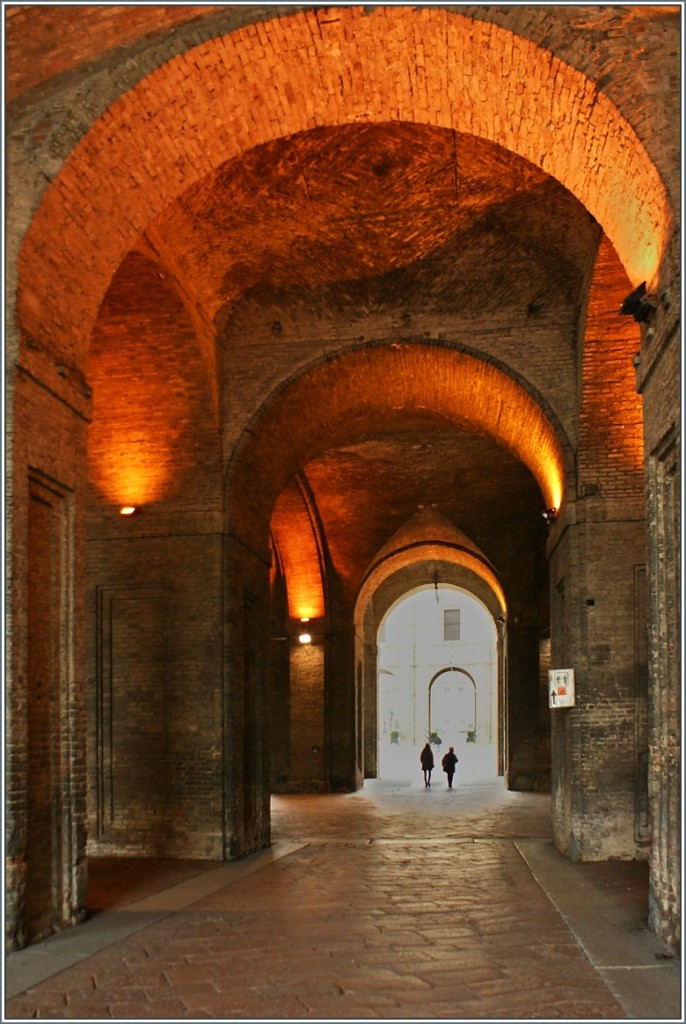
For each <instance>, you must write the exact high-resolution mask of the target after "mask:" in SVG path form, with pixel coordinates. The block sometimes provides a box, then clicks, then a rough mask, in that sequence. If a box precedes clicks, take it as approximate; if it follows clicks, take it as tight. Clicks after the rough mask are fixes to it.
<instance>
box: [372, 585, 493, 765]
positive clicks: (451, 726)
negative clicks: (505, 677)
mask: <svg viewBox="0 0 686 1024" xmlns="http://www.w3.org/2000/svg"><path fill="white" fill-rule="evenodd" d="M497 644H498V640H497V630H496V627H495V623H494V621H493V617H492V615H491V614H490V613H489V611H488V610H487V609H486V607H485V606H484V605H483V604H482V602H481V601H479V600H478V599H477V598H475V597H473V595H472V594H470V593H469V592H468V591H467V590H463V589H461V588H459V587H456V586H454V585H450V584H442V585H438V586H425V587H420V588H417V589H415V590H413V591H411V592H410V593H408V594H406V595H404V596H403V597H402V598H401V599H400V600H399V601H397V602H396V603H395V604H394V605H393V606H392V607H391V608H390V609H389V611H388V613H387V614H386V616H385V617H384V619H383V620H382V622H381V624H380V627H379V630H378V635H377V651H378V655H377V686H378V718H377V721H378V734H377V756H378V776H379V777H380V778H382V779H398V780H407V781H413V780H414V781H417V780H419V779H420V768H419V752H420V750H421V748H422V747H423V746H424V744H425V743H426V742H427V740H428V741H429V742H431V743H432V747H433V750H434V758H435V762H436V769H437V770H438V771H440V761H441V757H442V756H443V754H444V753H445V751H446V750H447V749H448V747H449V746H453V747H454V748H455V752H456V753H457V755H458V758H459V759H460V762H459V763H460V772H461V775H462V777H470V778H476V777H493V776H495V775H496V774H497V770H496V764H497V754H496V738H497V735H498V727H497V715H498V700H497V693H498V678H497V673H498V649H497Z"/></svg>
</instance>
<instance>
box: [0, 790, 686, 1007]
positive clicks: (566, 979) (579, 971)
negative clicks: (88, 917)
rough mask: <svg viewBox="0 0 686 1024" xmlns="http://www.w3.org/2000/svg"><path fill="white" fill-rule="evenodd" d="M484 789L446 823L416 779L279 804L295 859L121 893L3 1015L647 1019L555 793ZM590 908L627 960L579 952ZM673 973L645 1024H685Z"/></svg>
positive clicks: (280, 823)
mask: <svg viewBox="0 0 686 1024" xmlns="http://www.w3.org/2000/svg"><path fill="white" fill-rule="evenodd" d="M477 790H478V787H474V788H473V790H472V791H471V792H466V791H463V792H461V793H460V792H459V791H458V794H457V799H456V800H454V801H453V800H451V801H450V810H449V811H448V810H444V809H443V808H445V807H446V805H447V803H448V802H447V801H445V802H444V803H443V805H442V806H440V805H439V807H438V808H437V809H436V810H435V812H434V814H433V815H432V814H430V813H428V810H429V808H430V805H428V802H427V801H425V799H424V794H423V793H422V794H421V795H420V796H418V795H417V794H416V793H413V792H412V789H411V787H407V788H406V790H405V791H404V793H402V794H399V795H397V794H394V793H390V792H388V791H384V790H381V791H378V790H377V792H376V793H375V792H373V791H372V792H371V793H369V794H367V793H364V792H363V794H351V795H348V796H346V797H343V798H340V797H328V796H327V797H318V798H313V799H305V800H302V799H300V798H293V800H292V801H291V798H283V801H282V802H281V804H280V806H279V807H278V808H277V813H276V814H275V829H278V830H279V844H281V845H280V850H281V851H282V855H280V856H271V857H262V858H256V859H255V860H253V862H252V864H246V862H236V863H235V864H233V865H223V867H224V868H231V867H235V868H236V867H239V866H240V865H242V866H243V867H242V869H241V870H239V871H238V872H235V873H234V874H233V875H231V874H230V873H227V874H226V875H225V876H224V877H223V876H222V875H221V873H220V872H218V871H216V870H214V868H213V869H212V870H207V869H206V870H201V869H200V868H199V870H198V877H197V879H196V880H195V882H194V883H193V882H192V879H191V878H189V877H188V870H187V867H184V874H183V881H182V882H180V883H179V887H176V886H173V885H168V887H167V889H165V890H163V891H161V892H158V893H154V892H151V893H149V894H148V895H146V896H144V897H143V898H141V899H138V901H137V902H135V903H133V904H129V905H128V906H123V905H122V902H121V900H117V898H116V897H113V906H115V907H116V908H118V909H113V910H110V911H107V912H103V913H99V914H97V915H95V916H94V917H93V919H92V922H89V923H92V926H93V927H92V929H91V932H90V935H91V941H92V943H93V945H92V947H91V952H90V955H89V954H88V952H87V949H86V946H85V945H82V946H81V947H80V949H79V952H78V959H76V960H75V961H74V962H73V964H71V965H65V963H64V962H62V961H60V959H59V957H58V956H57V957H56V958H55V959H54V962H53V971H52V974H50V973H47V974H46V973H45V971H46V970H47V971H48V972H49V960H50V949H57V948H58V947H59V942H58V940H59V939H61V936H56V937H55V939H53V940H46V942H45V943H44V944H38V945H42V946H44V947H45V948H44V949H42V950H41V951H36V949H35V947H29V949H28V950H23V951H21V953H20V954H12V955H11V956H10V957H8V961H7V974H8V980H9V981H10V985H13V986H14V989H13V991H14V993H15V994H14V995H10V997H9V998H8V999H7V1003H6V1017H5V1019H6V1020H22V1019H29V1018H40V1019H51V1020H59V1019H89V1020H112V1019H116V1020H124V1019H139V1020H142V1019H153V1018H154V1019H158V1020H164V1019H190V1020H201V1019H215V1020H281V1019H298V1020H306V1019H320V1020H329V1019H331V1020H336V1019H340V1020H366V1019H370V1020H371V1019H386V1020H405V1019H407V1020H410V1019H414V1020H433V1019H449V1020H457V1019H465V1020H516V1019H541V1020H554V1019H555V1020H557V1019H567V1020H569V1019H585V1020H608V1019H618V1018H623V1019H626V1018H627V1017H634V1016H637V1019H643V1018H641V1017H640V1016H638V1015H636V1014H635V1013H634V1012H633V1009H634V1007H635V1006H637V1005H638V1003H632V1002H631V1000H632V999H637V998H638V996H637V994H636V993H635V992H634V993H633V995H632V991H631V989H632V988H635V978H636V975H635V973H634V974H631V973H630V979H631V980H630V984H629V985H628V986H623V984H622V981H621V977H620V975H621V974H622V973H625V972H626V971H628V970H631V971H634V972H635V971H637V970H640V969H643V970H644V974H646V976H648V973H649V975H650V976H651V977H652V976H654V975H653V972H652V971H650V972H646V968H647V967H651V968H652V967H653V966H654V963H655V957H654V955H653V950H652V948H650V949H648V948H647V947H645V948H644V950H643V953H642V954H640V955H643V956H644V962H643V964H642V968H641V966H640V965H639V964H638V963H637V964H635V965H634V966H633V967H632V968H631V969H629V968H628V967H627V966H626V959H627V953H626V951H625V948H624V945H623V944H624V942H625V939H626V936H625V935H624V934H623V933H622V931H621V928H622V924H621V920H620V916H621V915H618V911H617V903H616V901H615V902H614V903H612V902H611V901H609V900H608V898H607V897H606V896H604V895H603V894H602V893H601V892H600V891H598V890H596V897H597V898H596V899H595V900H592V899H591V896H592V890H591V889H589V888H588V886H589V884H590V883H589V880H588V877H586V876H581V875H579V873H578V872H577V871H576V868H577V866H576V865H572V864H569V863H568V862H567V861H565V860H564V858H562V861H563V866H562V867H561V866H560V865H559V864H558V863H557V857H559V855H558V854H557V853H556V851H555V850H554V849H553V848H552V845H551V843H550V839H549V836H547V835H546V828H547V817H546V815H547V813H548V806H547V804H546V801H545V799H544V800H541V799H539V797H540V795H539V794H514V795H513V794H507V793H505V794H504V795H503V796H502V797H500V798H499V795H498V793H497V792H494V791H493V790H484V789H483V787H482V788H481V790H480V792H477ZM396 796H397V799H394V797H396ZM512 796H514V797H515V798H516V799H514V800H513V799H511V797H512ZM451 797H452V794H451ZM480 798H483V799H481V810H482V812H483V819H488V821H489V822H490V827H491V829H492V834H491V836H490V838H489V836H488V829H487V828H485V826H484V822H483V819H479V817H478V812H479V803H480ZM520 798H521V799H520ZM418 800H422V801H423V802H422V804H421V805H420V806H421V807H422V812H421V813H420V814H415V808H416V806H417V801H418ZM290 802H292V814H291V815H290V816H289V813H288V811H289V803H290ZM434 803H437V801H434ZM456 809H457V810H459V811H461V813H460V814H459V816H457V817H456V816H455V810H456ZM377 811H378V814H377V813H375V812H377ZM446 815H450V817H448V818H447V820H446ZM470 832H471V833H473V835H472V841H469V839H470ZM527 833H528V834H527ZM311 836H314V837H316V839H317V841H316V842H310V841H309V840H310V837H311ZM344 836H345V837H347V838H346V842H345V843H342V842H340V841H337V840H341V839H342V838H343V837H344ZM329 839H330V840H331V841H327V840H329ZM370 840H371V841H370ZM474 840H477V841H474ZM277 845H278V844H277ZM567 866H568V867H569V872H566V867H567ZM215 867H216V866H215ZM553 869H554V870H553ZM132 870H134V871H135V865H134V866H132ZM550 871H553V875H552V881H551V883H550V885H549V888H550V890H551V891H550V892H548V891H547V889H546V885H548V881H549V877H548V874H547V872H548V873H549V872H550ZM565 874H566V877H563V875H565ZM212 877H213V878H214V882H212V881H211V879H212ZM575 879H577V881H576V883H575ZM189 883H192V884H189ZM215 883H216V884H215ZM220 883H221V884H220ZM553 883H554V884H553ZM575 884H576V885H577V887H578V892H579V893H581V894H582V897H583V898H581V899H580V901H579V914H578V915H577V918H575V917H574V916H573V914H572V909H573V902H574V900H573V894H574V892H575ZM184 887H185V888H184ZM137 894H138V895H140V890H138V892H137ZM584 894H586V896H587V897H588V898H586V896H584ZM567 898H569V900H570V904H569V906H563V902H564V900H566V899H567ZM94 900H95V902H96V903H97V902H98V900H97V894H94ZM556 901H558V902H556ZM558 903H559V905H558ZM591 904H592V906H593V913H594V918H595V920H598V919H599V918H600V919H601V920H605V921H606V922H607V926H608V928H609V929H610V931H609V935H610V936H611V935H612V934H613V932H612V929H613V928H614V929H615V937H616V940H617V942H616V948H617V949H619V950H620V955H618V956H616V957H615V958H614V960H612V961H611V960H610V958H605V960H604V962H602V963H599V966H596V965H595V964H594V963H593V962H592V960H591V959H590V957H589V953H588V949H590V946H589V947H588V949H587V947H586V946H585V945H584V942H585V941H586V940H585V939H584V937H583V921H582V920H581V917H582V916H583V915H582V914H581V910H583V907H584V906H586V908H587V909H588V908H589V907H590V906H591ZM561 907H562V909H561ZM136 908H138V914H139V917H140V922H139V923H141V926H140V927H138V928H134V929H131V930H130V931H129V932H128V933H127V934H125V935H120V934H117V930H116V928H114V927H110V928H109V930H108V929H107V928H105V929H101V933H100V937H99V938H98V931H97V925H98V921H100V922H101V923H102V922H104V921H105V919H107V918H112V919H114V920H116V919H117V918H119V917H121V918H122V919H124V918H128V919H130V918H134V919H135V918H136V914H137V911H136ZM141 908H143V909H141ZM632 909H633V908H632ZM633 913H634V914H635V909H633ZM151 914H158V915H159V916H157V917H155V918H152V917H151V916H150V915H151ZM634 925H635V920H634V919H632V927H633V926H634ZM84 928H85V926H83V925H82V926H79V927H78V928H76V929H72V930H71V931H72V932H73V933H76V932H79V931H82V929H84ZM577 933H578V934H577ZM63 934H64V933H63ZM83 934H84V933H83V931H82V935H83ZM579 935H581V938H579ZM103 936H104V938H103ZM82 941H83V940H82ZM103 943H104V944H103ZM622 950H624V952H622ZM632 951H633V947H632ZM632 955H633V952H632ZM640 955H639V960H640ZM649 956H651V957H652V961H651V960H650V959H646V958H648V957H649ZM17 957H23V959H24V961H25V962H26V961H31V960H32V959H33V960H38V961H39V962H41V963H42V965H43V968H42V969H43V975H42V978H41V980H39V981H37V982H33V981H31V980H29V982H28V984H25V985H24V987H23V988H22V987H21V984H20V983H18V982H17V977H18V976H19V975H21V970H19V971H17V970H16V969H15V964H16V963H17V961H16V959H15V958H17ZM617 960H619V961H621V963H617V962H615V961H617ZM662 966H663V967H664V966H665V965H664V963H663V965H662ZM667 967H668V971H670V973H669V974H668V973H666V972H664V973H663V974H662V975H661V977H662V978H663V979H665V980H667V982H668V984H667V989H668V990H669V991H668V992H666V993H663V996H662V999H661V1001H660V1000H658V1002H653V1004H652V1009H653V1011H654V1013H653V1015H652V1016H651V1017H650V1018H646V1019H654V1020H660V1019H665V1020H672V1019H682V1018H681V1017H680V1016H679V1015H678V1014H674V1015H672V1016H663V1015H661V1010H663V1009H664V1008H665V1007H667V1009H668V1011H669V1012H671V1011H672V1010H673V1007H674V999H673V997H674V994H675V988H674V981H675V973H674V971H675V968H676V962H675V963H673V964H669V965H667ZM24 969H26V963H24ZM610 972H611V973H610ZM24 977H29V975H24ZM670 985H671V987H670ZM677 987H678V986H677ZM10 991H11V989H10Z"/></svg>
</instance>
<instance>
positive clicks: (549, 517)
mask: <svg viewBox="0 0 686 1024" xmlns="http://www.w3.org/2000/svg"><path fill="white" fill-rule="evenodd" d="M541 515H542V516H543V518H544V519H545V521H546V523H547V524H548V525H549V526H550V524H551V522H552V521H553V519H554V518H555V516H556V515H557V509H556V508H547V509H546V510H545V512H541Z"/></svg>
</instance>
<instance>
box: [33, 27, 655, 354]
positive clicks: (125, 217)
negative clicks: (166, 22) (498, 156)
mask: <svg viewBox="0 0 686 1024" xmlns="http://www.w3.org/2000/svg"><path fill="white" fill-rule="evenodd" d="M342 66H343V67H345V68H347V69H350V70H349V71H346V73H345V74H344V75H341V73H340V68H341V67H342ZM532 82H534V83H535V88H534V89H532V88H531V87H530V85H531V83H532ZM177 95H183V98H184V99H183V118H184V131H183V133H182V134H180V133H179V132H178V131H176V127H177V123H178V118H177V108H176V103H175V102H174V99H173V97H175V96H177ZM389 120H407V121H413V122H422V123H427V124H433V125H437V126H442V127H449V128H454V129H456V130H458V131H461V132H466V133H469V134H474V135H477V136H479V137H481V138H484V139H488V140H490V141H492V142H495V143H498V144H499V145H502V146H504V147H505V148H507V149H510V150H512V151H513V152H515V153H518V154H519V155H521V156H523V157H524V158H526V159H527V160H529V161H531V162H532V163H534V164H536V165H537V166H540V167H543V169H545V171H546V172H547V173H548V174H551V175H552V176H553V177H555V178H557V179H558V180H559V181H560V182H561V183H562V184H564V185H565V186H566V187H567V188H568V189H569V190H570V191H571V192H572V193H573V194H574V195H576V196H577V197H578V198H579V199H580V201H581V202H582V203H583V204H584V206H585V207H586V208H587V209H588V210H589V211H590V212H591V213H592V214H593V216H594V217H595V218H596V219H597V220H598V222H599V223H600V224H601V225H602V226H603V228H604V230H605V232H606V234H607V235H608V237H609V238H610V240H611V241H612V242H613V244H614V246H615V248H616V250H617V252H618V254H619V257H620V259H621V261H622V263H623V264H624V266H625V268H626V269H627V272H628V275H629V278H630V280H631V281H632V282H633V283H638V282H640V281H641V280H648V281H651V280H652V279H653V278H654V276H655V273H656V270H657V266H658V264H659V261H660V258H661V256H662V250H663V246H664V244H665V241H666V236H667V232H668V230H669V227H670V215H669V210H668V207H667V203H666V199H665V192H664V188H663V185H662V183H661V181H660V179H659V176H658V174H657V172H656V171H655V168H654V167H653V165H652V164H651V162H650V160H649V159H648V157H647V154H646V153H645V150H644V149H643V147H642V146H641V145H640V143H639V142H638V139H637V138H636V136H635V133H634V132H633V130H632V128H631V126H630V125H628V124H627V123H626V121H625V120H624V119H623V118H622V117H621V115H620V114H619V112H618V111H617V110H616V108H615V107H614V106H613V104H612V103H610V102H609V101H608V100H607V99H606V98H605V97H604V96H603V94H601V93H598V91H597V90H596V88H595V86H594V85H593V84H592V83H591V82H590V81H588V80H587V79H585V78H584V76H583V75H581V74H580V73H579V72H577V71H575V70H574V69H573V68H571V67H568V66H566V65H564V64H563V63H562V62H560V61H559V60H557V59H556V58H554V57H553V56H552V55H551V54H550V53H547V52H546V51H544V50H540V49H538V48H537V47H535V46H534V45H533V44H532V43H530V42H529V41H527V40H524V39H521V38H518V37H516V36H514V35H513V34H512V33H510V32H508V31H506V30H503V29H501V28H498V27H497V26H494V25H492V24H488V23H486V22H475V21H472V20H471V19H468V18H464V17H462V16H461V15H459V14H455V13H453V12H446V11H443V10H438V9H431V8H425V9H420V10H416V9H410V8H394V7H380V8H374V9H373V10H366V9H360V8H341V9H335V10H334V9H330V10H327V12H326V13H325V12H317V11H307V12H304V13H298V14H295V15H293V16H291V17H287V18H281V19H276V20H274V21H273V22H270V25H269V32H268V34H265V33H264V32H263V31H262V30H261V27H260V26H257V27H249V28H244V29H240V30H238V31H237V32H235V33H232V34H231V35H230V36H226V37H224V38H221V39H213V40H211V41H209V42H207V43H204V44H202V45H201V46H199V47H197V48H196V49H194V50H190V51H188V52H187V53H185V54H184V55H183V56H181V57H177V58H175V59H173V60H171V61H169V62H168V63H167V64H165V65H164V66H162V67H161V68H159V69H158V70H157V71H156V72H154V73H152V74H150V75H149V76H148V77H147V78H145V79H144V80H143V81H142V82H141V83H140V84H139V85H138V86H136V87H135V88H134V89H132V90H130V91H129V92H128V93H127V94H126V95H124V96H122V97H121V99H120V100H118V101H116V102H115V103H113V104H112V105H111V106H110V108H109V110H108V111H107V112H106V114H105V115H104V116H103V117H101V118H100V119H99V120H98V121H97V122H96V123H95V124H94V125H93V127H92V129H91V131H90V132H89V133H88V135H87V136H86V138H84V139H83V141H82V142H81V143H80V144H79V145H78V146H77V147H76V149H75V150H74V151H73V153H72V155H71V157H70V158H69V160H68V161H67V162H66V164H65V166H64V167H63V169H62V171H61V172H60V173H59V175H58V177H57V178H56V180H55V181H54V182H53V183H52V185H51V186H50V188H49V189H48V191H47V193H46V194H45V197H44V199H43V201H42V203H41V206H40V209H39V210H38V212H37V213H36V215H35V217H34V219H33V221H32V224H31V227H30V229H29V231H28V234H27V236H26V239H25V241H24V244H23V246H22V252H21V258H20V282H19V304H18V318H19V323H20V326H21V329H22V330H23V332H24V336H25V337H27V338H31V337H34V338H35V337H38V336H41V337H42V339H43V343H45V342H46V341H48V340H50V343H51V345H52V346H54V347H55V348H56V349H57V350H58V351H59V352H61V354H62V355H63V356H64V358H70V361H71V362H75V363H76V364H77V365H78V364H80V363H82V360H83V354H84V352H85V350H86V348H87V346H88V343H89V339H90V333H91V330H92V326H93V323H94V320H95V317H96V315H97V310H98V308H99V305H100V302H101V301H102V298H103V295H104V293H105V291H106V289H107V287H108V284H109V281H110V279H111V277H112V274H113V273H114V271H115V269H116V267H117V266H118V265H119V263H120V262H121V260H122V258H123V256H124V254H125V253H126V252H127V251H128V250H129V249H130V248H131V246H132V244H133V243H134V242H135V240H136V239H137V238H138V237H139V236H140V234H141V233H142V232H143V231H144V230H145V227H146V225H147V224H148V223H149V222H150V221H151V220H152V219H153V218H154V217H155V216H156V215H157V214H158V213H160V211H161V210H163V209H164V207H165V206H166V205H167V204H168V203H169V202H171V201H172V200H173V199H174V198H175V197H176V196H178V195H179V194H180V193H181V192H183V191H184V190H185V189H187V188H189V187H190V186H191V185H193V184H194V183H195V182H197V181H198V180H199V179H200V178H202V177H203V176H204V175H206V174H208V173H210V171H212V170H213V169H214V168H215V167H217V166H219V165H221V164H222V163H224V162H225V161H226V160H228V159H230V158H231V157H234V156H236V155H238V154H239V153H241V152H242V151H245V150H247V149H250V148H252V147H254V146H256V145H259V144H260V143H263V142H265V141H268V140H270V139H273V138H277V137H280V136H287V135H291V134H293V133H296V132H299V131H304V130H307V129H308V128H310V127H314V126H315V125H321V124H329V125H335V124H346V123H351V122H360V121H362V122H372V121H389ZM172 140H173V141H172ZM553 140H554V144H553ZM57 232H59V234H60V238H61V248H62V254H63V259H62V262H61V265H60V273H59V275H56V274H55V272H54V270H53V268H52V267H51V261H50V253H49V250H48V248H47V241H48V240H51V239H52V238H54V236H55V234H56V233H57Z"/></svg>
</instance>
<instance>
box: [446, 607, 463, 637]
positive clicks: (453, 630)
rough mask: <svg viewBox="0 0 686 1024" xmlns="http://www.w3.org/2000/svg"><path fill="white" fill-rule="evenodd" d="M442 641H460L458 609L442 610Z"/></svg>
mask: <svg viewBox="0 0 686 1024" xmlns="http://www.w3.org/2000/svg"><path fill="white" fill-rule="evenodd" d="M443 639H444V640H459V639H460V609H459V608H444V609H443Z"/></svg>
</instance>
